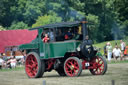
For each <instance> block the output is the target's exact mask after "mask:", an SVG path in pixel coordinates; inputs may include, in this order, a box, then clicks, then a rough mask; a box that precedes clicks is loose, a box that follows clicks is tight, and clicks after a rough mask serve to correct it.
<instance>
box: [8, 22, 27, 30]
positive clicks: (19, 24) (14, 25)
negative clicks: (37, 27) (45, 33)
mask: <svg viewBox="0 0 128 85" xmlns="http://www.w3.org/2000/svg"><path fill="white" fill-rule="evenodd" d="M8 29H9V30H14V29H28V25H27V24H25V23H24V22H22V21H21V22H13V23H12V25H11V26H10V27H9V28H8Z"/></svg>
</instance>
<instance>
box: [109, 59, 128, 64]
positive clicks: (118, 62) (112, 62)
mask: <svg viewBox="0 0 128 85" xmlns="http://www.w3.org/2000/svg"><path fill="white" fill-rule="evenodd" d="M107 63H108V64H120V63H128V60H123V61H114V60H112V61H110V62H107Z"/></svg>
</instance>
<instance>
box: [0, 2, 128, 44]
mask: <svg viewBox="0 0 128 85" xmlns="http://www.w3.org/2000/svg"><path fill="white" fill-rule="evenodd" d="M127 14H128V0H0V30H13V29H28V28H31V27H37V26H40V25H45V24H50V23H56V22H62V21H76V20H77V21H78V20H81V18H86V19H87V21H88V22H90V23H91V24H88V29H89V35H90V36H91V38H92V39H93V40H94V42H101V41H107V40H113V39H121V38H124V37H125V36H127V35H128V31H127V30H128V29H127V27H128V15H127Z"/></svg>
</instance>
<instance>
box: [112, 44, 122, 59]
mask: <svg viewBox="0 0 128 85" xmlns="http://www.w3.org/2000/svg"><path fill="white" fill-rule="evenodd" d="M112 53H113V57H114V59H115V60H117V58H119V57H120V56H121V50H120V48H118V46H117V45H116V46H115V48H114V49H113V51H112Z"/></svg>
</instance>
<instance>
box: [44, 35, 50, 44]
mask: <svg viewBox="0 0 128 85" xmlns="http://www.w3.org/2000/svg"><path fill="white" fill-rule="evenodd" d="M48 41H49V38H48V34H45V37H44V38H43V42H44V43H47V42H48Z"/></svg>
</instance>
